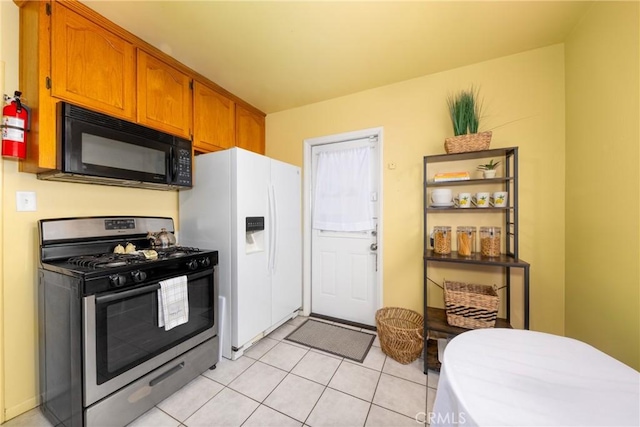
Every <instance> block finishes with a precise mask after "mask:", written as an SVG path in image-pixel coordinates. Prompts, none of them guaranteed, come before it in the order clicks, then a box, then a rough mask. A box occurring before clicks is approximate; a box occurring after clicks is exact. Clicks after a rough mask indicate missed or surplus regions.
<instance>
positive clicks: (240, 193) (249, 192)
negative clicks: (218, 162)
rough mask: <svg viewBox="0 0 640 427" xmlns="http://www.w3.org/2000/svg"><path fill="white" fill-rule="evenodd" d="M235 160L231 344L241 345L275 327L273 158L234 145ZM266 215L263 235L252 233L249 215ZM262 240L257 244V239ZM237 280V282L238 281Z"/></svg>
mask: <svg viewBox="0 0 640 427" xmlns="http://www.w3.org/2000/svg"><path fill="white" fill-rule="evenodd" d="M231 156H232V161H231V165H232V168H234V170H233V171H232V191H231V197H232V203H231V205H232V214H231V220H232V221H233V222H235V224H233V226H234V227H235V230H236V233H235V236H234V239H235V240H234V242H235V248H234V249H233V252H234V255H235V256H236V257H237V260H236V262H235V263H234V265H232V275H231V277H232V284H231V293H232V295H231V304H232V311H233V319H234V320H235V321H232V329H233V330H232V342H231V345H232V346H234V347H237V348H240V347H242V346H244V345H245V344H247V343H248V342H249V341H251V340H252V339H253V338H255V337H256V336H258V335H259V334H261V333H262V332H264V331H265V330H267V329H269V327H270V326H271V304H270V303H269V302H270V301H271V281H270V272H269V259H268V258H269V242H270V239H271V226H270V224H271V218H270V216H269V209H268V207H269V194H270V183H269V176H270V160H269V158H267V157H264V156H261V155H259V154H256V153H252V152H250V151H246V150H241V149H238V148H234V149H232V150H231ZM249 217H254V218H255V217H264V230H263V232H262V234H258V235H256V234H255V232H251V233H253V235H251V236H248V235H247V232H246V228H247V218H249ZM258 240H259V241H260V242H261V243H260V244H259V245H258V247H257V246H256V241H258ZM234 281H235V283H234Z"/></svg>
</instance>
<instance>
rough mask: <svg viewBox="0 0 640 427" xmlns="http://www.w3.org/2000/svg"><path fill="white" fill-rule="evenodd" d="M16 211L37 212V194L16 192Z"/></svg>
mask: <svg viewBox="0 0 640 427" xmlns="http://www.w3.org/2000/svg"><path fill="white" fill-rule="evenodd" d="M16 210H17V211H18V212H35V211H36V193H35V192H34V191H16Z"/></svg>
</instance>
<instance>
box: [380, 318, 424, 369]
mask: <svg viewBox="0 0 640 427" xmlns="http://www.w3.org/2000/svg"><path fill="white" fill-rule="evenodd" d="M376 326H377V328H378V337H380V347H381V348H382V351H383V352H384V353H385V354H386V355H387V356H389V357H391V358H392V359H394V360H396V361H398V362H400V363H402V364H404V365H406V364H408V363H411V362H413V361H414V360H416V359H417V358H418V357H420V353H421V352H422V345H423V341H424V337H423V330H424V329H423V327H424V317H422V315H421V314H419V313H416V312H415V311H413V310H408V309H406V308H398V307H385V308H381V309H380V310H378V311H377V312H376Z"/></svg>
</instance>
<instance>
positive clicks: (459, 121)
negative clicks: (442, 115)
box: [447, 86, 482, 136]
mask: <svg viewBox="0 0 640 427" xmlns="http://www.w3.org/2000/svg"><path fill="white" fill-rule="evenodd" d="M447 106H448V108H449V116H450V117H451V123H452V125H453V133H454V135H456V136H457V135H463V134H466V133H478V127H479V125H480V114H481V111H482V101H481V100H480V99H479V89H478V88H475V87H474V86H471V88H470V89H468V90H462V91H460V92H458V93H455V94H449V95H448V96H447Z"/></svg>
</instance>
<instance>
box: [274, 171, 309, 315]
mask: <svg viewBox="0 0 640 427" xmlns="http://www.w3.org/2000/svg"><path fill="white" fill-rule="evenodd" d="M300 179H301V178H300V168H299V167H297V166H293V165H290V164H287V163H283V162H280V161H277V160H271V189H270V190H271V200H272V201H273V202H272V204H271V210H272V212H273V217H274V218H273V220H272V222H271V223H272V224H273V236H274V238H273V239H272V248H273V252H272V256H271V257H270V261H271V265H270V270H271V302H272V306H271V323H272V324H276V323H278V322H279V321H280V320H282V319H284V318H285V317H287V316H289V315H291V313H292V312H293V311H294V310H296V309H298V308H300V307H301V306H302V229H301V208H302V204H301V196H300V185H301V184H300Z"/></svg>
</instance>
